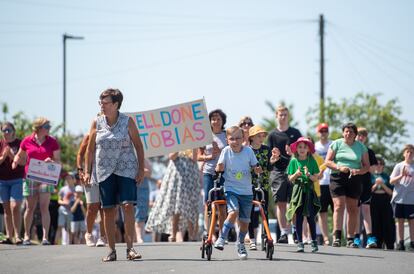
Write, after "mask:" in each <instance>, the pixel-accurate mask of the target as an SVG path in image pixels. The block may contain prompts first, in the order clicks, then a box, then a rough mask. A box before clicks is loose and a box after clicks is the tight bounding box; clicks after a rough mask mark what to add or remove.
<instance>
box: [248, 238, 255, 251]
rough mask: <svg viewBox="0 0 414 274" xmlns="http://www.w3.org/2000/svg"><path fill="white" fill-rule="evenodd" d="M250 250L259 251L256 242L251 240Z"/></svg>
mask: <svg viewBox="0 0 414 274" xmlns="http://www.w3.org/2000/svg"><path fill="white" fill-rule="evenodd" d="M249 248H250V250H257V245H256V241H254V240H250V247H249Z"/></svg>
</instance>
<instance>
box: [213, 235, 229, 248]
mask: <svg viewBox="0 0 414 274" xmlns="http://www.w3.org/2000/svg"><path fill="white" fill-rule="evenodd" d="M225 243H226V242H225V240H224V239H223V238H221V237H219V238H218V239H217V240H216V241H215V243H214V248H217V249H218V250H223V249H224V245H225Z"/></svg>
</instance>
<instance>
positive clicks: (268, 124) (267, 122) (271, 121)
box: [261, 100, 298, 132]
mask: <svg viewBox="0 0 414 274" xmlns="http://www.w3.org/2000/svg"><path fill="white" fill-rule="evenodd" d="M265 105H266V106H267V107H268V108H269V109H270V111H271V113H272V116H271V117H269V118H267V117H264V118H263V120H262V122H261V124H262V125H263V127H264V128H265V129H266V130H267V132H270V131H272V130H273V129H275V128H276V126H277V124H276V109H277V106H275V105H273V103H272V102H270V101H269V100H266V101H265ZM278 106H287V108H288V109H289V124H290V125H291V126H293V127H297V125H298V123H297V122H295V120H294V118H293V105H292V104H289V105H288V104H286V102H285V101H283V100H282V101H280V103H279V104H278Z"/></svg>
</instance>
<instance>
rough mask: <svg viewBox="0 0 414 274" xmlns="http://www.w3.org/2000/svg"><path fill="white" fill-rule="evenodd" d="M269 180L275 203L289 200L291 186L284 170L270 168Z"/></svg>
mask: <svg viewBox="0 0 414 274" xmlns="http://www.w3.org/2000/svg"><path fill="white" fill-rule="evenodd" d="M269 181H270V185H271V188H272V195H273V200H274V201H275V203H277V202H284V203H287V202H289V201H290V196H291V194H292V188H293V186H292V184H291V183H290V182H289V179H288V175H287V174H286V172H284V171H278V170H272V171H271V172H270V176H269Z"/></svg>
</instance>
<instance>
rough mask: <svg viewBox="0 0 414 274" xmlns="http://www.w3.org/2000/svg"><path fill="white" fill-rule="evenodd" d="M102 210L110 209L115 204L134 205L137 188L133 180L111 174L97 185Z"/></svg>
mask: <svg viewBox="0 0 414 274" xmlns="http://www.w3.org/2000/svg"><path fill="white" fill-rule="evenodd" d="M99 193H100V194H101V205H102V208H112V207H115V206H116V205H117V204H134V205H135V204H136V202H137V187H136V181H135V179H131V178H127V177H122V176H118V175H115V174H111V176H109V177H108V178H106V180H105V181H103V182H100V183H99Z"/></svg>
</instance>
